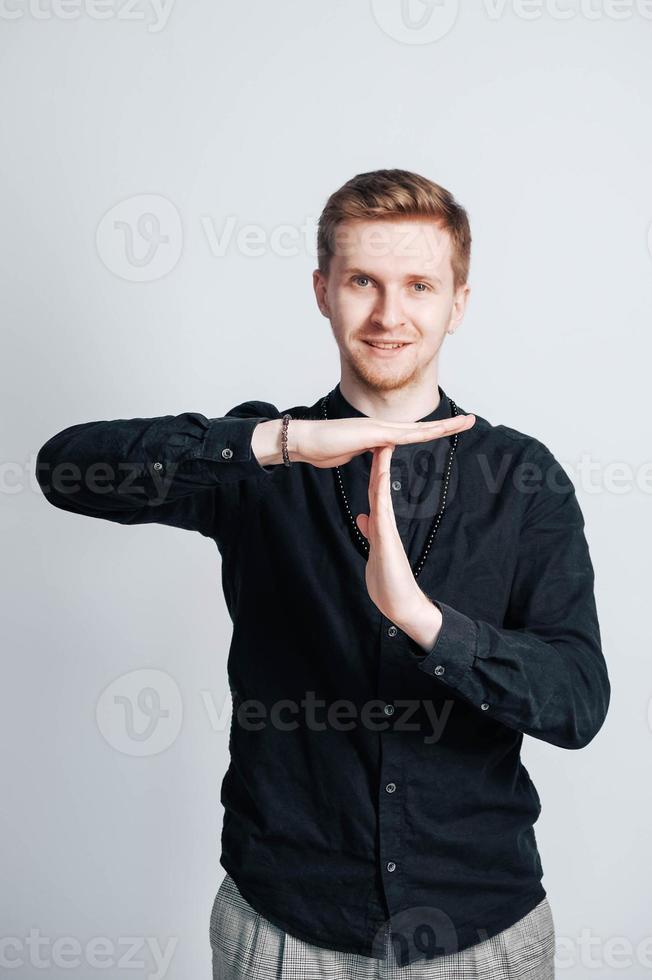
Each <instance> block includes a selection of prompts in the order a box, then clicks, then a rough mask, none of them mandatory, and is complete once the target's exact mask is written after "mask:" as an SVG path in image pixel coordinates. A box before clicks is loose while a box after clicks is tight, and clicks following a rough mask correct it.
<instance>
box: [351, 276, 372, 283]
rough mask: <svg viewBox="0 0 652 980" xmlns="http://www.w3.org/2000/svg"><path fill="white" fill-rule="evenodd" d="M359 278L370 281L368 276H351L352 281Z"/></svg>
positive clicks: (356, 280)
mask: <svg viewBox="0 0 652 980" xmlns="http://www.w3.org/2000/svg"><path fill="white" fill-rule="evenodd" d="M360 279H366V281H367V282H371V279H370V278H369V276H353V282H358V280H360Z"/></svg>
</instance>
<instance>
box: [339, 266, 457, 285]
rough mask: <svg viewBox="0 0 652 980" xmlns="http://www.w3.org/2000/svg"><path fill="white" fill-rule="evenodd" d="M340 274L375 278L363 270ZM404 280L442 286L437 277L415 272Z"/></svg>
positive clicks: (347, 271)
mask: <svg viewBox="0 0 652 980" xmlns="http://www.w3.org/2000/svg"><path fill="white" fill-rule="evenodd" d="M342 274H343V275H345V276H353V275H355V276H367V278H369V279H375V278H376V277H375V276H374V275H372V274H371V272H365V271H364V269H358V268H348V269H344V272H343V273H342ZM405 279H417V280H418V281H419V282H429V283H432V284H433V285H434V286H441V285H443V284H442V281H441V279H439V278H438V277H437V276H431V275H427V274H425V273H424V274H421V273H417V272H408V273H407V275H406V276H405Z"/></svg>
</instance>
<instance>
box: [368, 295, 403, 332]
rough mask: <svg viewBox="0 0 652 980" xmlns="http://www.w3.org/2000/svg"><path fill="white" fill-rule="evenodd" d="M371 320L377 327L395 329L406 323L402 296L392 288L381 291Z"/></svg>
mask: <svg viewBox="0 0 652 980" xmlns="http://www.w3.org/2000/svg"><path fill="white" fill-rule="evenodd" d="M371 322H372V323H373V325H374V326H376V327H382V328H384V329H386V330H394V329H395V328H396V327H399V326H402V324H404V323H405V315H404V313H403V309H402V306H401V301H400V296H399V294H398V293H397V292H395V291H394V290H392V289H384V290H381V291H379V294H378V299H377V300H376V304H375V306H374V309H373V313H372V315H371Z"/></svg>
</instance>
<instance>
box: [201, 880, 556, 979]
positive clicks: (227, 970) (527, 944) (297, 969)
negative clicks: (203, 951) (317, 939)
mask: <svg viewBox="0 0 652 980" xmlns="http://www.w3.org/2000/svg"><path fill="white" fill-rule="evenodd" d="M210 945H211V950H212V957H213V980H394V978H395V980H401V978H403V977H404V978H408V980H554V976H555V967H554V954H555V928H554V922H553V918H552V912H551V909H550V905H549V904H548V899H547V897H544V898H543V899H542V900H541V902H539V904H538V905H537V906H536V907H535V908H533V909H532V911H531V912H528V914H527V915H526V916H524V917H523V918H522V919H519V921H518V922H515V923H514V924H513V925H512V926H510V927H509V928H508V929H504V930H503V931H502V932H500V933H498V935H497V936H492V937H491V938H490V939H486V940H483V941H482V942H479V943H476V945H474V946H470V947H468V948H467V949H464V950H462V951H461V952H457V953H452V954H450V955H444V956H439V957H436V958H434V959H429V960H425V959H421V960H418V961H417V962H415V963H410V964H408V965H406V966H402V967H401V966H399V965H398V963H397V961H396V956H395V951H394V948H393V945H392V943H391V941H390V935H389V928H388V927H387V928H386V932H385V952H386V958H385V959H382V960H381V959H376V958H373V957H369V956H360V955H358V954H356V953H342V952H339V951H338V950H331V949H323V948H322V947H320V946H313V945H311V944H310V943H306V942H304V941H303V940H301V939H297V938H295V937H294V936H290V935H289V934H288V933H287V932H284V931H283V930H282V929H279V928H277V926H275V925H273V924H272V923H271V922H269V921H268V920H267V919H265V918H263V917H262V916H261V915H259V913H258V912H256V911H255V910H254V909H253V908H252V907H251V905H249V903H248V902H246V901H245V899H244V898H243V897H242V895H241V894H240V892H239V891H238V888H237V886H236V884H235V882H234V881H233V878H231V876H230V875H229V874H226V875H225V877H224V879H223V881H222V884H221V885H220V887H219V890H218V892H217V895H216V896H215V901H214V903H213V908H212V911H211V920H210Z"/></svg>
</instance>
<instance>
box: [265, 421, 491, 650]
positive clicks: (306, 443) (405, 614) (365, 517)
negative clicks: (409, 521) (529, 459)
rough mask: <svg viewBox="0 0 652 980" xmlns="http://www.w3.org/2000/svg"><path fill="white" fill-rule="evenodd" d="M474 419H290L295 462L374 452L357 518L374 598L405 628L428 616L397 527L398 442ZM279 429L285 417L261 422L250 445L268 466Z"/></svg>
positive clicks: (276, 456)
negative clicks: (393, 466)
mask: <svg viewBox="0 0 652 980" xmlns="http://www.w3.org/2000/svg"><path fill="white" fill-rule="evenodd" d="M474 423H475V416H474V415H457V416H454V417H453V418H449V419H438V420H437V421H434V422H433V421H430V422H384V421H382V420H380V419H372V418H366V417H365V418H346V419H328V420H315V419H293V420H292V421H291V422H290V424H289V427H288V454H289V457H290V459H291V461H292V462H300V463H310V464H311V465H312V466H318V467H323V468H326V467H333V466H342V465H343V464H344V463H348V462H349V460H350V459H352V458H353V457H354V456H360V455H361V454H362V453H366V452H371V451H373V454H374V455H373V461H372V465H371V473H370V475H369V514H358V515H357V517H356V522H357V524H358V527H359V529H360V531H361V532H362V534H364V536H365V537H366V538H367V540H368V542H369V557H368V559H367V566H366V572H365V577H366V583H367V590H368V592H369V597H370V598H371V600H372V601H373V602H374V603H375V605H376V606H377V607H378V609H379V610H380V611H381V613H382V614H383V615H384V616H386V617H387V618H388V619H389V620H391V621H392V622H393V623H395V624H396V625H397V626H399V627H401V628H405V626H408V628H411V624H413V623H415V622H416V621H417V620H419V619H420V620H423V615H422V614H423V603H424V595H423V592H422V591H421V589H420V588H419V586H418V585H417V581H416V579H415V577H414V575H413V573H412V569H411V567H410V563H409V561H408V557H407V555H406V553H405V549H404V547H403V542H402V541H401V538H400V535H399V533H398V528H397V527H396V518H395V515H394V506H393V504H392V498H391V492H390V485H389V476H390V465H389V464H390V460H391V457H392V452H393V450H394V446H403V445H407V444H409V443H421V442H430V441H431V440H433V439H441V438H443V437H444V436H449V435H454V434H455V433H456V432H462V431H463V430H464V429H470V428H471V426H472V425H473V424H474ZM280 431H281V422H280V420H277V419H270V420H268V421H265V422H259V423H258V425H257V426H256V427H255V429H254V432H253V435H252V440H251V447H252V451H253V452H254V454H255V456H256V458H257V459H258V461H259V462H260V463H261V464H262V465H263V466H265V465H269V464H277V463H280V462H281V453H280V452H279V450H278V446H279V442H280ZM428 605H429V606H430V610H431V609H432V606H431V604H430V603H428ZM430 610H428V612H430ZM407 631H408V630H406V632H407Z"/></svg>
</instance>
